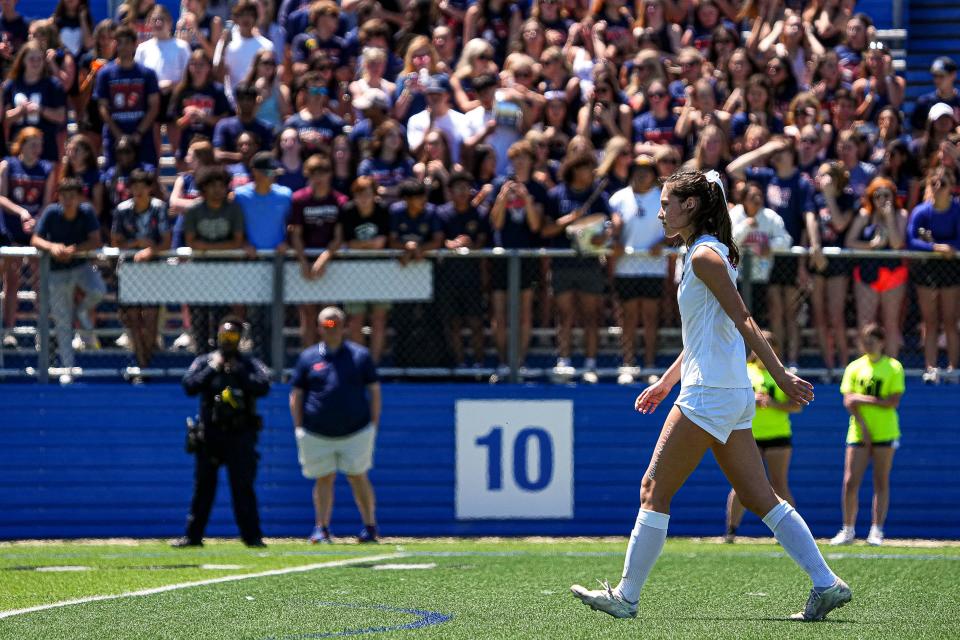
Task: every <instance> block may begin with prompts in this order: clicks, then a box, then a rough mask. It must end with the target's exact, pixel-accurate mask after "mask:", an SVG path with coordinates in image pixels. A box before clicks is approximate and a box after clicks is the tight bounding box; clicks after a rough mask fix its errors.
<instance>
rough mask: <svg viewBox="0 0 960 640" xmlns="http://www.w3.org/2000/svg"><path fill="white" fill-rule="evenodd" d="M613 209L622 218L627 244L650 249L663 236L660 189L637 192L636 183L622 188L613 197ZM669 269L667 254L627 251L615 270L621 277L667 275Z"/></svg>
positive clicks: (623, 236) (635, 247) (633, 247)
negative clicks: (654, 255) (644, 253)
mask: <svg viewBox="0 0 960 640" xmlns="http://www.w3.org/2000/svg"><path fill="white" fill-rule="evenodd" d="M610 210H611V211H612V212H613V213H615V214H617V215H619V216H620V218H621V219H622V220H623V231H622V241H623V245H624V246H625V247H630V248H632V249H649V248H650V247H652V246H653V245H655V244H657V243H658V242H661V241H662V240H663V225H662V224H661V223H660V220H659V218H657V214H659V213H660V189H659V188H658V187H654V188H652V189H650V190H649V191H647V192H646V193H636V192H635V191H634V190H633V187H626V188H624V189H620V190H619V191H617V192H616V193H614V194H613V195H612V196H611V197H610ZM666 273H667V258H666V256H658V257H656V258H653V257H649V256H631V255H624V256H621V257H620V259H619V260H617V265H616V267H615V268H614V274H615V275H616V276H617V277H618V278H639V277H652V276H656V277H660V278H662V277H664V276H665V275H666Z"/></svg>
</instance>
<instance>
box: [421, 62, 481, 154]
mask: <svg viewBox="0 0 960 640" xmlns="http://www.w3.org/2000/svg"><path fill="white" fill-rule="evenodd" d="M424 93H426V95H427V108H426V109H424V110H423V111H421V112H420V113H415V114H413V115H412V116H410V120H409V121H408V122H407V144H408V145H409V146H410V154H411V155H412V156H414V157H417V156H419V155H420V147H421V146H422V145H423V141H424V138H425V137H426V134H427V131H428V130H430V129H439V130H440V131H442V132H443V134H444V135H445V136H446V138H447V145H448V146H449V147H450V158H451V160H452V161H453V163H454V164H457V163H459V162H460V147H461V146H462V145H463V141H464V140H465V139H466V138H467V137H468V136H469V135H470V128H469V124H468V122H467V118H466V116H464V115H463V114H462V113H460V112H459V111H456V110H454V109H453V108H451V106H450V81H449V80H448V79H447V76H446V75H445V74H442V73H438V74H434V75H432V76H430V79H429V81H428V82H427V84H426V87H425V88H424Z"/></svg>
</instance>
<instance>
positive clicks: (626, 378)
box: [617, 367, 636, 384]
mask: <svg viewBox="0 0 960 640" xmlns="http://www.w3.org/2000/svg"><path fill="white" fill-rule="evenodd" d="M627 368H632V367H621V369H620V373H619V375H617V384H633V383H634V382H636V378H634V377H633V374H632V373H630V372H629V371H627V370H626V369H627Z"/></svg>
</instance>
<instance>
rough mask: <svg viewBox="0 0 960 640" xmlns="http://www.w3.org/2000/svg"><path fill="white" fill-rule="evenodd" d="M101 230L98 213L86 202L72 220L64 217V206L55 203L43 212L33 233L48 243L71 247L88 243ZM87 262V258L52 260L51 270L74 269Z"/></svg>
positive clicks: (81, 204)
mask: <svg viewBox="0 0 960 640" xmlns="http://www.w3.org/2000/svg"><path fill="white" fill-rule="evenodd" d="M99 230H100V223H99V222H97V212H96V211H94V210H93V207H91V206H90V205H89V204H87V203H86V202H81V203H80V206H79V208H78V209H77V215H76V216H74V218H73V219H72V220H67V219H66V217H64V213H63V205H61V204H59V203H54V204H51V205H48V206H47V208H46V209H44V210H43V213H42V214H41V215H40V220H39V221H38V222H37V227H36V229H34V231H33V233H34V235H36V236H37V237H38V238H43V239H44V240H46V241H48V242H55V243H58V244H63V245H67V246H70V245H75V244H82V243H84V242H86V241H87V238H89V237H90V234H91V233H94V232H96V231H99ZM85 260H86V258H74V259H72V260H70V261H69V262H61V261H59V260H51V261H50V269H51V271H64V270H66V269H72V268H74V267H76V266H79V265H81V264H83V263H84V262H85Z"/></svg>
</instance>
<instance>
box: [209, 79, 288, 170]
mask: <svg viewBox="0 0 960 640" xmlns="http://www.w3.org/2000/svg"><path fill="white" fill-rule="evenodd" d="M233 94H234V100H235V102H236V104H237V115H235V116H230V117H227V118H221V119H220V120H218V121H217V124H216V125H215V126H214V128H213V148H214V154H215V156H216V158H217V161H218V162H242V161H243V154H242V153H240V150H239V149H238V148H237V139H238V138H239V137H240V134H241V133H243V132H245V131H246V132H249V133H251V134H253V136H254V137H255V138H256V139H257V148H258V149H269V148H270V147H272V146H273V139H274V133H273V128H272V127H271V126H270V125H269V124H268V123H267V122H265V121H263V120H261V119H260V118H258V117H257V105H258V101H259V100H260V94H259V92H258V91H257V89H256V87H254V86H253V85H249V84H246V83H245V82H241V83H239V84H237V85H236V86H235V87H234V88H233Z"/></svg>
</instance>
